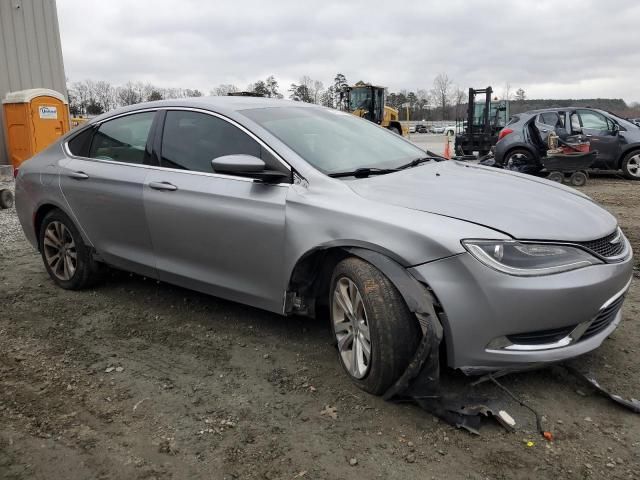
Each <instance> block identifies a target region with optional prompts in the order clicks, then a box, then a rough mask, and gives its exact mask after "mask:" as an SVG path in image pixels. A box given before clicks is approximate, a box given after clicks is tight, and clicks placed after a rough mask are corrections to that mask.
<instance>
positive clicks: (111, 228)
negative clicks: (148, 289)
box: [60, 112, 156, 276]
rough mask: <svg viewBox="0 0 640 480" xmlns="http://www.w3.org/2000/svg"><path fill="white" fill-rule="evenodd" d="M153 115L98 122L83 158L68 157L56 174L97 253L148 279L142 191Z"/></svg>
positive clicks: (148, 244)
mask: <svg viewBox="0 0 640 480" xmlns="http://www.w3.org/2000/svg"><path fill="white" fill-rule="evenodd" d="M154 114H155V113H154V112H143V113H134V114H131V115H127V116H124V117H118V118H116V119H114V120H109V121H106V122H104V123H102V124H101V125H100V126H99V127H98V129H97V131H96V133H95V134H93V138H92V139H89V140H90V144H89V145H87V151H86V152H82V155H83V156H73V157H72V158H71V159H70V160H69V161H67V162H66V163H65V164H64V165H63V167H62V169H61V171H60V186H61V188H62V193H63V194H64V197H65V199H66V200H67V202H68V203H69V206H70V208H71V212H72V213H73V215H74V216H75V217H76V218H77V219H78V225H79V226H80V228H81V229H82V230H83V231H84V233H85V235H86V236H87V237H88V239H89V241H90V242H91V244H92V245H93V247H94V248H95V250H96V252H97V253H98V255H99V256H100V257H102V258H103V259H104V260H105V261H106V262H107V263H109V264H111V265H113V266H116V267H119V268H123V269H125V270H129V271H133V272H136V273H139V274H141V275H149V276H155V273H156V272H155V266H154V263H155V262H154V258H153V248H152V246H151V236H150V235H149V230H148V228H147V224H146V219H145V213H144V204H143V199H142V187H143V184H144V181H145V179H146V176H147V173H148V172H149V170H148V168H146V167H145V166H144V165H145V163H148V162H147V159H148V158H149V151H150V149H148V148H147V138H148V136H149V131H150V129H151V124H152V121H153V118H154ZM72 142H73V140H72ZM72 142H70V144H71V143H72ZM70 148H73V146H72V145H70ZM72 153H74V152H72Z"/></svg>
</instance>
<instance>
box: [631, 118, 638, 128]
mask: <svg viewBox="0 0 640 480" xmlns="http://www.w3.org/2000/svg"><path fill="white" fill-rule="evenodd" d="M629 121H630V122H631V123H633V124H634V125H638V126H639V127H640V118H630V119H629Z"/></svg>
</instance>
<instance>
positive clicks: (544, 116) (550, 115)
mask: <svg viewBox="0 0 640 480" xmlns="http://www.w3.org/2000/svg"><path fill="white" fill-rule="evenodd" d="M535 125H536V128H537V129H538V132H540V139H541V140H542V141H543V142H544V144H545V145H546V144H547V139H548V137H549V134H550V133H551V132H554V131H555V130H556V126H559V125H561V123H560V116H559V115H558V114H557V113H556V112H543V113H540V114H538V115H537V116H536V120H535Z"/></svg>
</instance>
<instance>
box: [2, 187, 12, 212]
mask: <svg viewBox="0 0 640 480" xmlns="http://www.w3.org/2000/svg"><path fill="white" fill-rule="evenodd" d="M11 207H13V194H12V193H11V190H8V189H6V188H5V189H2V190H0V208H11Z"/></svg>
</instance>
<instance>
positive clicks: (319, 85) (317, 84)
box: [311, 80, 324, 104]
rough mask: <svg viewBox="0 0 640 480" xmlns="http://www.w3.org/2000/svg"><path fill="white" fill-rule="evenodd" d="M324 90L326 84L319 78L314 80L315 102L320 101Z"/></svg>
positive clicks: (312, 90) (313, 92) (313, 93)
mask: <svg viewBox="0 0 640 480" xmlns="http://www.w3.org/2000/svg"><path fill="white" fill-rule="evenodd" d="M323 90H324V85H323V84H322V82H321V81H319V80H314V81H313V87H312V88H311V92H312V95H313V103H316V104H319V103H320V96H321V94H322V91H323Z"/></svg>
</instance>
